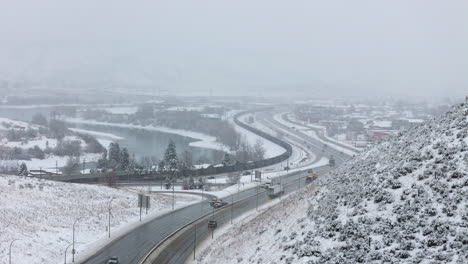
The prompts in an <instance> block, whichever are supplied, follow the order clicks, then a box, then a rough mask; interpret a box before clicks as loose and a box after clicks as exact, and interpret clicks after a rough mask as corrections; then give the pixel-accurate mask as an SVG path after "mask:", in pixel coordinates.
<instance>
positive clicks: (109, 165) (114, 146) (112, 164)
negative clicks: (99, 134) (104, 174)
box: [97, 142, 134, 170]
mask: <svg viewBox="0 0 468 264" xmlns="http://www.w3.org/2000/svg"><path fill="white" fill-rule="evenodd" d="M133 162H134V159H133V158H132V159H130V154H129V152H128V149H127V148H125V147H124V148H122V149H121V148H120V145H119V143H115V142H112V143H110V145H109V152H107V151H104V153H103V155H102V158H100V159H99V160H98V163H97V167H98V168H100V169H115V170H127V169H129V168H130V167H131V165H132V164H131V163H133ZM132 167H133V165H132Z"/></svg>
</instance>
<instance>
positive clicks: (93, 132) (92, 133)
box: [69, 128, 123, 139]
mask: <svg viewBox="0 0 468 264" xmlns="http://www.w3.org/2000/svg"><path fill="white" fill-rule="evenodd" d="M69 130H71V131H73V132H77V133H81V134H88V135H92V136H97V137H105V138H110V139H123V137H119V136H117V135H114V134H111V133H104V132H100V131H93V130H86V129H79V128H69Z"/></svg>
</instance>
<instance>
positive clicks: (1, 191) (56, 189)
mask: <svg viewBox="0 0 468 264" xmlns="http://www.w3.org/2000/svg"><path fill="white" fill-rule="evenodd" d="M111 198H113V199H114V200H113V201H112V203H111V208H112V209H111V211H112V218H111V235H112V237H116V236H117V235H118V234H119V233H122V232H125V231H126V230H128V229H129V228H131V227H133V226H136V225H138V224H139V223H140V222H139V212H140V211H139V209H138V207H137V201H138V198H137V194H136V193H134V192H130V191H124V190H119V189H113V188H108V187H103V186H91V185H85V184H72V183H61V182H53V181H45V180H38V179H34V178H27V177H18V176H1V175H0V264H6V263H8V262H7V260H8V249H9V245H10V243H11V241H13V240H14V239H19V240H18V241H15V242H14V244H13V246H12V263H18V264H26V263H28V264H31V263H37V264H39V263H41V264H42V263H63V261H64V253H65V248H66V247H67V246H68V245H69V244H70V243H71V242H72V225H73V223H74V221H75V220H76V219H79V220H78V221H77V223H76V226H75V243H77V244H76V246H75V247H76V250H77V255H76V256H75V261H76V260H77V258H78V260H79V259H80V258H83V257H84V256H85V255H87V254H89V253H91V252H93V251H94V250H96V249H97V248H98V246H100V245H103V244H105V243H106V242H109V241H110V239H108V238H107V231H106V230H107V225H108V203H109V201H110V199H111ZM194 200H195V201H198V200H199V199H198V197H191V196H187V195H182V196H178V197H177V199H176V201H177V205H178V206H183V205H187V204H188V203H191V202H193V201H194ZM171 206H172V197H171V196H170V195H164V194H152V195H151V208H150V210H149V214H148V215H147V216H146V215H143V219H144V220H146V221H148V220H150V219H152V218H154V217H156V216H157V215H160V214H161V213H163V212H167V211H169V210H170V208H171ZM70 253H71V248H69V249H68V254H67V256H70Z"/></svg>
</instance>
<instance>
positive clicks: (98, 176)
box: [42, 108, 292, 183]
mask: <svg viewBox="0 0 468 264" xmlns="http://www.w3.org/2000/svg"><path fill="white" fill-rule="evenodd" d="M270 109H271V108H261V109H255V110H248V111H243V112H240V113H238V114H236V115H234V123H236V124H237V125H238V126H240V127H242V128H244V129H246V130H248V131H250V132H252V133H254V134H256V135H258V136H260V137H262V138H265V139H267V140H269V141H271V142H273V143H275V144H277V145H279V146H281V147H283V148H284V149H285V150H286V151H285V152H284V153H282V154H280V155H278V156H275V157H272V158H267V159H263V160H258V161H252V162H245V163H244V162H237V163H236V164H233V165H230V166H222V167H214V166H211V167H208V168H206V169H192V170H183V171H180V174H181V175H182V176H189V175H192V176H195V177H198V176H206V175H213V174H221V173H228V172H236V171H243V170H253V169H258V168H262V167H266V166H270V165H273V164H277V163H280V162H282V161H285V160H287V159H288V158H289V157H290V156H291V155H292V147H291V145H290V144H289V143H287V142H285V141H283V140H281V139H278V138H276V137H274V136H272V135H270V134H268V133H265V132H263V131H261V130H259V129H256V128H254V127H251V126H249V125H247V124H245V123H243V122H241V121H240V120H239V117H240V116H242V115H245V114H248V113H253V112H259V111H267V110H270ZM113 174H114V175H113V177H114V179H113V180H114V181H120V182H123V181H130V180H132V181H162V180H165V178H166V175H165V174H160V173H158V172H147V173H141V172H134V171H114V172H113ZM104 175H105V173H91V174H78V175H68V176H67V175H62V176H43V177H42V178H43V179H47V180H55V181H64V182H75V183H98V182H103V181H106V179H105V176H104Z"/></svg>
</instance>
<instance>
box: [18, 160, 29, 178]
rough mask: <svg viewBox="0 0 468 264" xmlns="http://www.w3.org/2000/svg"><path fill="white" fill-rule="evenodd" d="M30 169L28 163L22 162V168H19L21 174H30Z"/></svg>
mask: <svg viewBox="0 0 468 264" xmlns="http://www.w3.org/2000/svg"><path fill="white" fill-rule="evenodd" d="M28 174H29V171H28V166H26V163H24V162H23V163H21V165H20V169H19V174H18V175H20V176H28Z"/></svg>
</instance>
